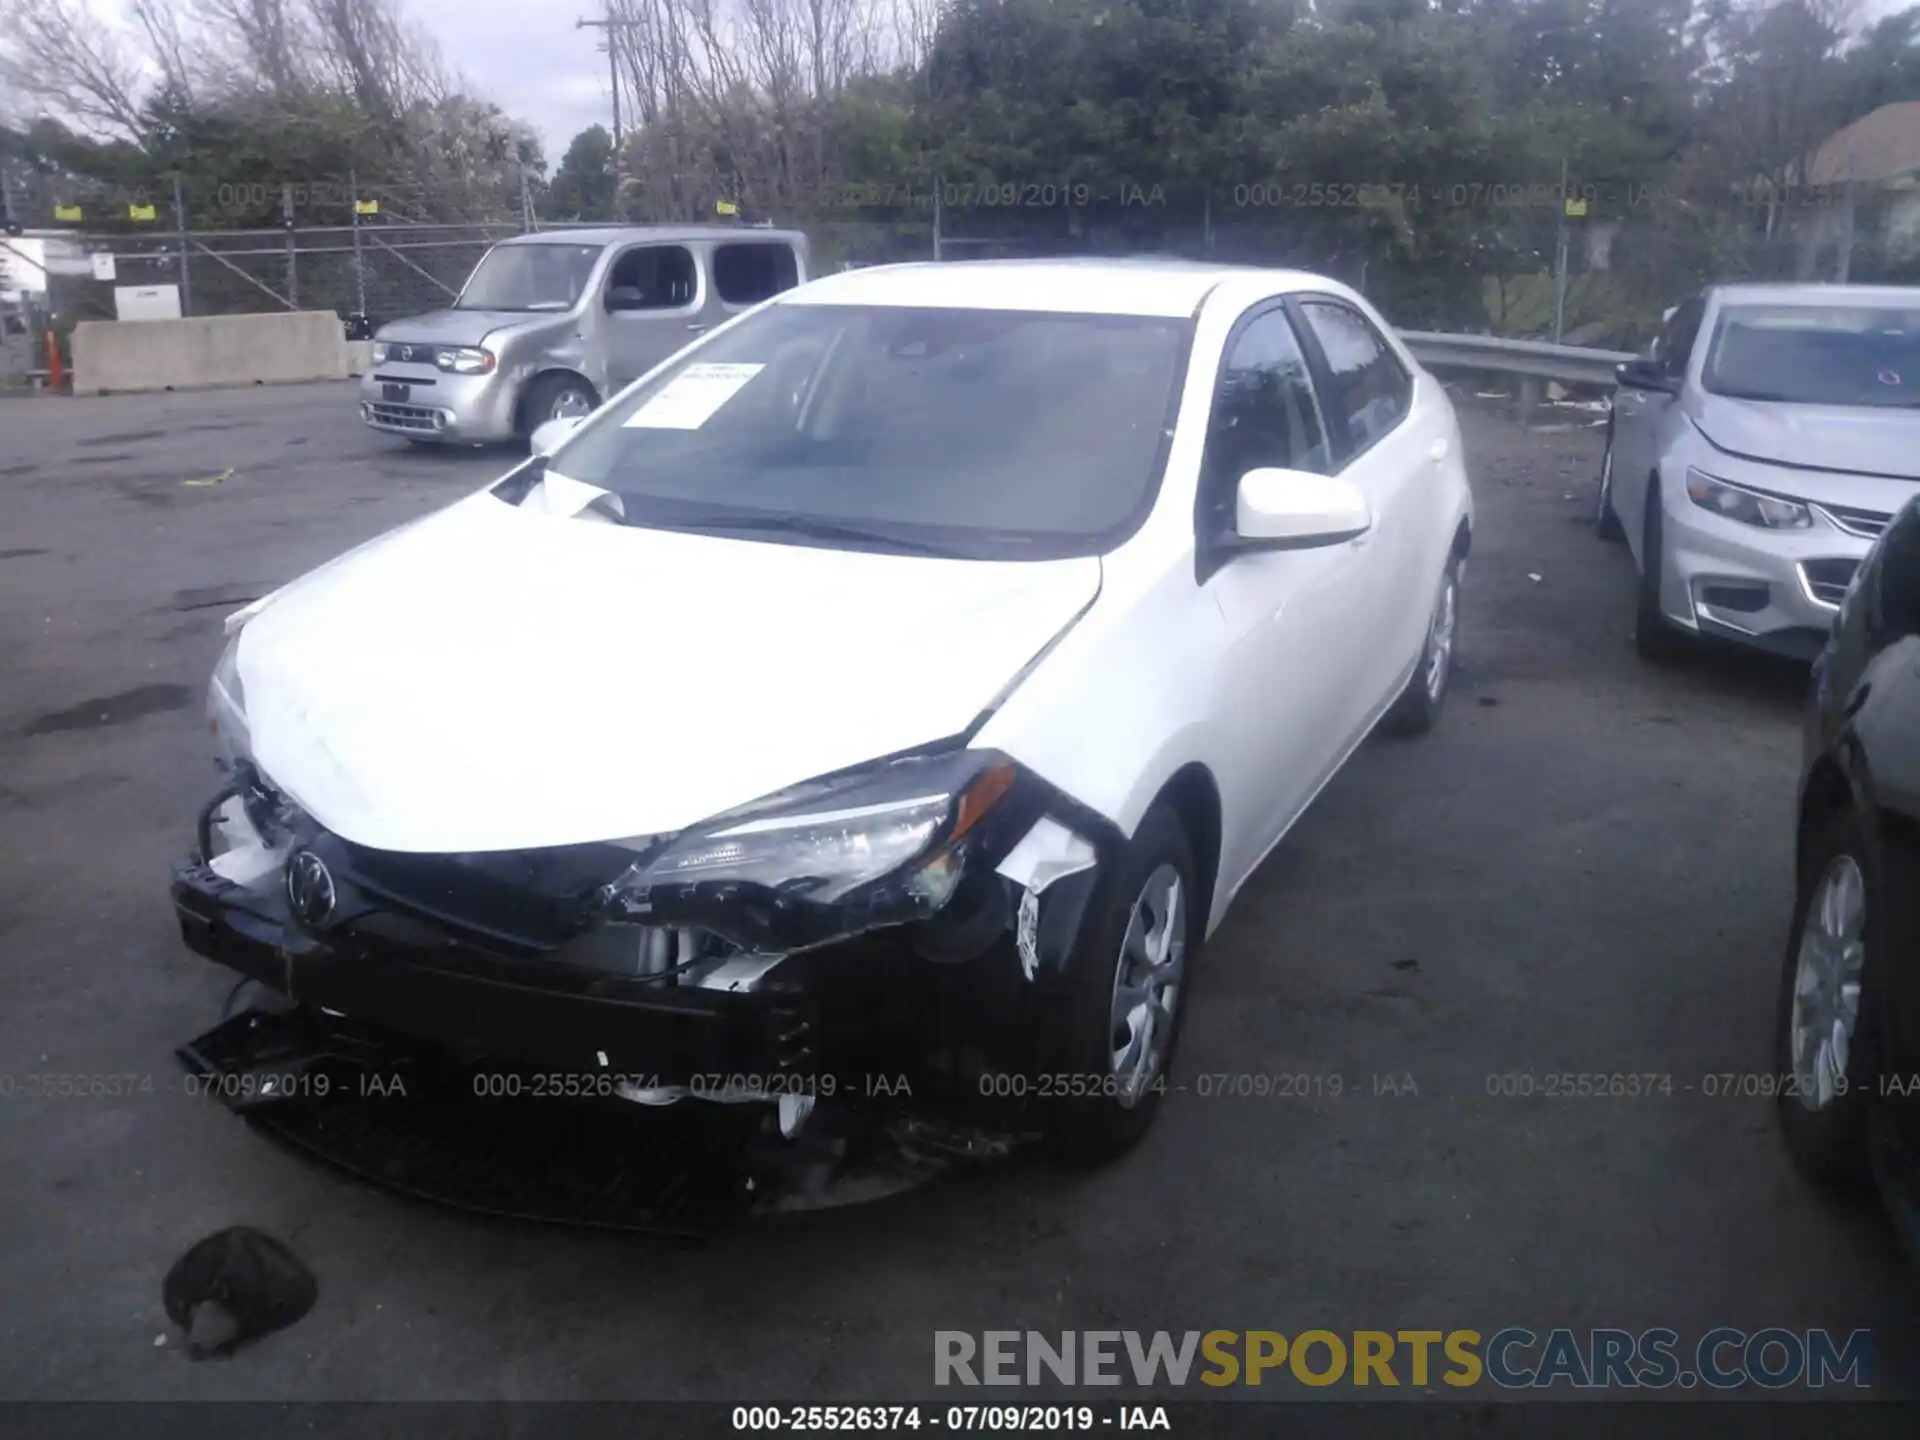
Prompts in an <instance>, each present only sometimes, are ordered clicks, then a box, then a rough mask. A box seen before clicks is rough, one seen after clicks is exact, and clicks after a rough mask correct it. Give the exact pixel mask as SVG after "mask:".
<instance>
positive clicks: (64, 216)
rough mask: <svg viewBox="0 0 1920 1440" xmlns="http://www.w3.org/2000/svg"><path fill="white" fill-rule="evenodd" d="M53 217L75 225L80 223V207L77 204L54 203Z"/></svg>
mask: <svg viewBox="0 0 1920 1440" xmlns="http://www.w3.org/2000/svg"><path fill="white" fill-rule="evenodd" d="M53 218H54V219H56V220H60V221H64V222H65V223H67V224H70V225H77V224H79V223H80V207H79V206H78V205H56V206H54V207H53Z"/></svg>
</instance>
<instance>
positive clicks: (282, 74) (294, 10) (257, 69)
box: [160, 0, 318, 100]
mask: <svg viewBox="0 0 1920 1440" xmlns="http://www.w3.org/2000/svg"><path fill="white" fill-rule="evenodd" d="M160 3H162V4H168V3H171V0H160ZM186 3H187V5H188V7H189V13H190V15H191V17H192V21H191V23H192V25H193V28H194V31H195V34H196V36H197V37H198V38H199V39H200V41H201V42H202V49H201V54H202V56H203V57H204V58H203V60H202V67H203V72H210V73H208V79H209V80H210V81H211V82H212V87H213V88H216V89H217V90H219V91H222V92H226V93H234V92H238V93H242V94H258V93H262V92H264V93H265V94H267V95H270V96H272V97H274V98H275V99H279V100H293V99H298V98H301V97H304V96H306V95H308V94H310V93H311V92H312V91H313V89H314V88H315V85H316V80H315V76H314V71H313V57H314V55H315V52H316V50H317V49H318V46H317V44H316V42H315V39H314V35H313V29H312V26H311V24H310V23H309V16H308V15H307V13H306V11H305V10H304V8H303V7H302V0H186Z"/></svg>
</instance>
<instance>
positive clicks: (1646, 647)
mask: <svg viewBox="0 0 1920 1440" xmlns="http://www.w3.org/2000/svg"><path fill="white" fill-rule="evenodd" d="M1664 513H1665V512H1663V511H1662V510H1661V508H1660V485H1659V482H1658V481H1657V480H1650V481H1648V482H1647V515H1646V528H1645V529H1644V530H1643V531H1641V540H1640V585H1639V588H1638V589H1637V590H1636V591H1635V593H1634V608H1633V645H1634V648H1635V649H1636V650H1638V651H1639V652H1640V653H1641V654H1642V655H1644V656H1645V657H1646V658H1647V659H1649V660H1668V659H1671V658H1673V657H1674V656H1676V655H1679V654H1681V653H1683V652H1684V651H1685V650H1686V648H1687V637H1686V636H1685V635H1683V634H1682V633H1681V632H1680V629H1679V627H1678V626H1676V625H1675V624H1674V623H1673V622H1672V621H1671V620H1669V619H1667V616H1666V612H1665V611H1664V610H1662V609H1661V608H1660V575H1661V571H1662V569H1663V568H1664V566H1665V565H1666V563H1667V562H1666V558H1665V544H1664V540H1663V537H1662V529H1663V523H1662V516H1663V515H1664Z"/></svg>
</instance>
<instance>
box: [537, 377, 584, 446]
mask: <svg viewBox="0 0 1920 1440" xmlns="http://www.w3.org/2000/svg"><path fill="white" fill-rule="evenodd" d="M599 405H600V397H599V395H597V394H596V393H595V392H594V388H593V386H591V385H589V384H588V383H587V382H586V381H585V380H582V379H581V378H580V377H579V376H578V375H542V376H541V377H540V378H539V379H538V380H536V381H534V382H533V385H532V387H531V388H530V389H529V390H528V391H527V398H526V400H525V401H524V402H523V403H522V405H521V407H520V425H521V429H522V431H523V432H524V433H525V434H526V435H529V436H531V435H532V434H533V432H534V431H536V430H538V429H539V428H540V427H541V426H542V425H544V424H546V423H547V422H548V421H549V420H575V419H584V418H586V417H587V416H588V415H591V414H592V413H593V412H594V411H595V410H596V409H597V408H599Z"/></svg>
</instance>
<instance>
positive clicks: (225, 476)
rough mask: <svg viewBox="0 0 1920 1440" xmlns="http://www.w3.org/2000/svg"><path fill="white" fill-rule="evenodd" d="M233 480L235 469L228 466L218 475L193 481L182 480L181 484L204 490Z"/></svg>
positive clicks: (206, 476)
mask: <svg viewBox="0 0 1920 1440" xmlns="http://www.w3.org/2000/svg"><path fill="white" fill-rule="evenodd" d="M232 478H233V467H232V466H228V467H227V468H226V469H225V470H222V471H221V472H220V473H219V474H218V475H203V476H200V477H198V478H197V479H193V480H182V481H181V482H180V483H181V484H182V485H185V486H188V487H190V488H193V489H204V488H206V487H207V486H209V485H224V484H225V483H226V482H227V481H229V480H231V479H232Z"/></svg>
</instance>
